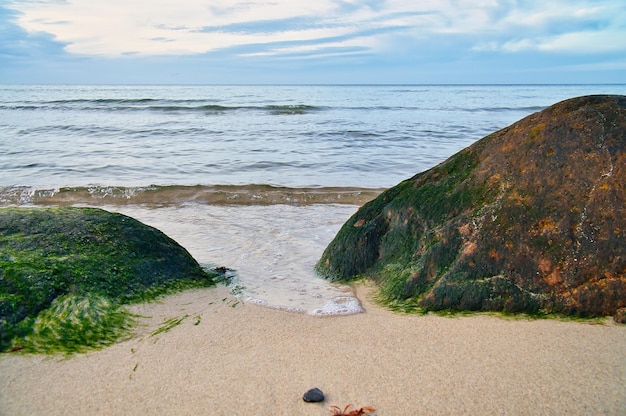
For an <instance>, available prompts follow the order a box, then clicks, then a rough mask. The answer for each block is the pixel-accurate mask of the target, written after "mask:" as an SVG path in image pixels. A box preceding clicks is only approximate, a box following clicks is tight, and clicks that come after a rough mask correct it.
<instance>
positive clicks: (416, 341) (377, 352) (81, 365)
mask: <svg viewBox="0 0 626 416" xmlns="http://www.w3.org/2000/svg"><path fill="white" fill-rule="evenodd" d="M357 290H358V296H359V298H360V299H361V301H362V302H363V306H364V307H365V309H366V312H365V313H361V314H357V315H352V316H342V317H322V318H320V317H312V316H308V315H304V314H296V313H291V312H286V311H281V310H275V309H270V308H264V307H261V306H257V305H253V304H242V303H236V302H237V299H236V298H234V297H233V296H231V295H230V294H229V293H228V289H227V288H225V287H223V286H219V287H217V288H214V289H207V290H200V291H192V292H185V293H182V294H179V295H175V296H170V297H168V298H165V299H163V300H161V301H160V302H158V303H152V304H146V305H138V306H136V307H134V310H135V311H136V312H137V313H139V314H141V315H144V316H149V317H150V318H144V319H142V322H143V325H142V326H141V327H139V328H138V330H137V334H136V335H135V336H134V337H133V338H132V339H129V340H127V341H123V342H120V343H117V344H115V345H113V346H110V347H108V348H105V349H103V350H100V351H94V352H90V353H87V354H83V355H76V356H73V357H71V358H64V357H58V356H56V357H49V356H29V355H21V354H15V353H12V354H2V355H1V356H0V414H2V415H47V416H49V415H305V416H306V415H328V414H330V412H329V407H330V406H331V405H339V406H342V407H343V406H345V405H347V404H349V403H351V404H354V405H355V406H358V407H361V406H366V405H369V406H373V407H375V408H376V412H374V413H375V414H377V415H385V416H389V415H464V414H466V415H601V414H603V415H624V414H626V387H625V386H626V354H625V352H626V326H620V325H616V324H613V323H611V322H610V321H607V322H606V323H604V324H602V325H599V324H591V323H586V322H572V321H568V322H562V321H557V320H524V319H521V320H520V319H504V318H500V317H495V316H489V315H473V316H462V317H452V318H450V317H441V316H435V315H427V316H420V315H405V314H398V313H394V312H391V311H388V310H386V309H384V308H381V307H379V306H376V305H374V304H372V302H371V301H370V300H369V297H370V296H369V295H370V294H371V290H372V289H371V288H369V287H366V286H360V287H358V288H357ZM185 315H188V317H187V318H185V319H184V320H183V321H182V322H181V324H180V325H178V326H176V327H174V328H172V329H171V330H170V331H168V332H163V333H160V334H157V335H154V336H151V334H152V333H153V332H154V331H155V330H156V329H157V328H159V327H160V326H161V324H162V322H163V321H164V320H165V319H169V318H174V317H183V316H185ZM311 387H318V388H320V389H321V390H322V391H324V393H325V394H326V401H325V402H324V403H321V404H311V403H305V402H304V401H303V400H302V395H303V393H304V392H305V391H307V390H308V389H309V388H311Z"/></svg>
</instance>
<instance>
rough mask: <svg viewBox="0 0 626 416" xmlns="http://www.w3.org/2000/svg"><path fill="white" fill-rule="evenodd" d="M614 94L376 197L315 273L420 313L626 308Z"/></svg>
mask: <svg viewBox="0 0 626 416" xmlns="http://www.w3.org/2000/svg"><path fill="white" fill-rule="evenodd" d="M625 187H626V97H624V96H610V95H602V96H585V97H579V98H573V99H570V100H566V101H563V102H560V103H558V104H555V105H553V106H551V107H549V108H547V109H545V110H543V111H540V112H538V113H535V114H532V115H530V116H528V117H526V118H524V119H522V120H521V121H519V122H517V123H515V124H513V125H511V126H509V127H507V128H505V129H503V130H500V131H498V132H496V133H493V134H491V135H489V136H487V137H485V138H483V139H482V140H480V141H478V142H476V143H474V144H473V145H472V146H470V147H468V148H466V149H464V150H462V151H461V152H459V153H457V154H455V155H453V156H452V157H450V158H449V159H448V160H447V161H445V162H443V163H441V164H439V165H438V166H436V167H434V168H432V169H430V170H428V171H425V172H422V173H419V174H417V175H415V176H414V177H413V178H411V179H408V180H406V181H404V182H401V183H400V184H398V185H397V186H395V187H393V188H391V189H389V190H387V191H386V192H384V193H382V194H381V195H380V196H379V197H378V198H376V199H374V200H373V201H370V202H369V203H367V204H366V205H364V206H363V207H362V208H361V209H360V210H359V211H358V212H357V213H356V214H354V216H353V217H352V218H350V219H349V221H348V222H347V223H346V224H344V226H343V227H342V229H341V230H340V231H339V233H338V234H337V236H336V237H335V239H334V240H333V241H332V242H331V243H330V245H329V246H328V247H327V249H326V250H325V252H324V254H323V256H322V258H321V259H320V261H319V263H318V265H317V269H318V271H319V272H320V274H322V275H323V276H325V277H327V278H330V279H337V280H349V279H352V278H355V277H357V276H366V277H369V278H371V279H373V280H375V281H376V282H377V283H378V284H379V285H380V287H381V294H382V295H383V297H384V298H385V299H386V300H387V301H388V302H398V303H401V304H403V305H409V306H414V307H416V308H419V309H422V310H489V311H506V312H529V313H536V312H541V313H543V312H547V313H562V314H568V315H577V316H602V315H612V314H614V313H615V312H616V310H617V309H619V308H622V307H625V306H626V275H625V272H626V193H625V192H624V189H625Z"/></svg>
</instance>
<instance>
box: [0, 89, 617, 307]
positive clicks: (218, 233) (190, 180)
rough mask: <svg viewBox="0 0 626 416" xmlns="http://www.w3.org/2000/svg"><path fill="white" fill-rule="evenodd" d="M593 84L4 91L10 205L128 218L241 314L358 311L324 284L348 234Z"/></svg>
mask: <svg viewBox="0 0 626 416" xmlns="http://www.w3.org/2000/svg"><path fill="white" fill-rule="evenodd" d="M589 94H620V95H626V84H617V85H609V84H598V85H2V84H0V207H3V206H26V207H44V206H61V205H63V206H94V207H100V208H103V209H107V210H110V211H115V212H120V213H123V214H126V215H129V216H132V217H134V218H136V219H138V220H140V221H142V222H144V223H146V224H148V225H151V226H154V227H156V228H158V229H160V230H161V231H163V232H164V233H166V234H167V235H169V236H170V237H172V238H173V239H175V240H176V241H178V242H179V243H180V244H181V245H182V246H183V247H185V248H186V249H187V250H188V251H189V252H190V253H191V254H192V256H194V257H195V258H196V260H197V261H198V262H199V263H201V264H203V265H206V266H207V267H214V266H223V267H227V268H229V269H232V270H234V273H233V283H232V291H233V293H234V294H236V295H237V296H240V297H241V300H242V301H243V302H244V304H245V303H254V304H258V305H263V306H267V307H272V308H279V309H283V310H286V311H291V312H295V313H307V314H310V315H315V316H327V315H345V314H353V313H358V312H362V311H363V309H362V306H361V303H360V301H359V299H358V298H357V296H356V295H355V293H354V291H353V289H352V287H351V286H349V285H343V284H334V283H330V282H328V281H326V280H323V279H321V278H320V277H319V276H317V275H316V274H315V270H314V267H315V263H316V262H317V260H318V259H319V258H320V257H321V255H322V252H323V250H324V249H325V247H326V246H327V245H328V243H329V242H330V241H331V240H332V238H333V237H334V236H335V235H336V233H337V232H338V230H339V229H340V227H341V226H342V224H343V223H344V222H345V221H346V220H348V218H349V217H350V216H351V215H352V214H354V213H355V212H356V211H357V210H358V208H359V206H361V205H363V204H364V203H366V202H367V201H368V200H371V199H373V198H375V197H376V196H377V195H378V194H380V193H381V192H382V191H383V190H384V189H387V188H389V187H392V186H394V185H396V184H397V183H399V182H400V181H402V180H404V179H407V178H410V177H412V176H413V175H415V174H416V173H419V172H422V171H424V170H427V169H429V168H431V167H433V166H435V165H437V164H439V163H441V162H442V161H444V160H446V159H447V158H448V157H450V156H452V155H453V154H454V153H456V152H458V151H459V150H461V149H463V148H465V147H467V146H469V145H471V144H472V143H474V142H475V141H477V140H479V139H481V138H482V137H484V136H486V135H488V134H490V133H492V132H494V131H497V130H499V129H501V128H504V127H506V126H508V125H510V124H512V123H514V122H515V121H517V120H520V119H522V118H523V117H525V116H527V115H529V114H531V113H534V112H537V111H540V110H542V109H544V108H546V107H547V106H550V105H552V104H554V103H557V102H559V101H562V100H564V99H567V98H572V97H576V96H581V95H589Z"/></svg>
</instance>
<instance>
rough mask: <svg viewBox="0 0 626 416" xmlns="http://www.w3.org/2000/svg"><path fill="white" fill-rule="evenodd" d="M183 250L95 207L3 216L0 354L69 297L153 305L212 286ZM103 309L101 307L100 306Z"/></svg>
mask: <svg viewBox="0 0 626 416" xmlns="http://www.w3.org/2000/svg"><path fill="white" fill-rule="evenodd" d="M216 277H217V273H215V274H214V273H211V272H207V271H205V270H204V269H202V267H200V265H199V264H198V263H197V262H196V260H194V259H193V258H192V257H191V255H190V254H189V253H188V252H187V251H186V250H185V249H184V248H183V247H181V246H180V245H179V244H178V243H176V242H175V241H174V240H172V239H171V238H169V237H167V236H166V235H165V234H163V233H162V232H161V231H159V230H157V229H155V228H153V227H150V226H147V225H145V224H143V223H141V222H139V221H137V220H134V219H133V218H130V217H128V216H125V215H122V214H117V213H111V212H108V211H104V210H101V209H95V208H74V207H63V208H49V209H38V208H33V209H30V208H2V209H0V350H4V349H6V348H8V347H9V346H10V343H11V340H12V338H13V337H14V336H25V335H26V334H27V333H29V331H31V330H32V328H33V324H34V322H35V318H36V317H37V316H38V315H39V314H40V313H41V312H42V311H45V310H46V309H48V308H49V307H50V306H51V305H52V304H53V302H54V301H55V300H56V299H58V298H61V297H64V296H72V297H77V298H79V299H92V300H93V299H100V300H98V301H94V302H95V303H94V302H91V303H89V302H87V303H85V302H80V301H77V302H74V303H75V304H76V305H92V304H98V305H100V304H102V302H105V303H106V302H112V305H113V306H108V307H107V308H100V307H97V308H95V309H96V310H105V309H106V313H107V314H110V312H111V311H113V310H114V309H115V305H121V304H125V303H130V302H136V301H141V300H148V299H153V298H154V297H156V296H158V295H159V294H161V293H165V292H167V291H168V290H171V289H172V288H175V287H203V286H210V285H213V284H214V283H215V279H216ZM98 302H99V303H98Z"/></svg>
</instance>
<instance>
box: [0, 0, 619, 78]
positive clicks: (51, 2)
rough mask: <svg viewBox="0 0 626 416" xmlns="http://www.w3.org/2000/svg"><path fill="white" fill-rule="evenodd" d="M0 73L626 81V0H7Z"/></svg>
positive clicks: (0, 5)
mask: <svg viewBox="0 0 626 416" xmlns="http://www.w3.org/2000/svg"><path fill="white" fill-rule="evenodd" d="M0 83H4V84H7V83H44V84H48V83H52V84H55V83H69V84H563V83H626V1H625V0H241V1H240V0H2V1H0Z"/></svg>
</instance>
